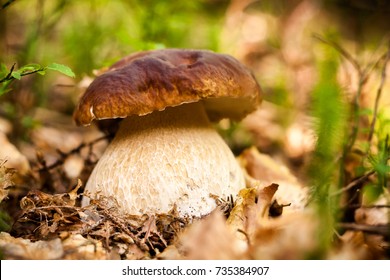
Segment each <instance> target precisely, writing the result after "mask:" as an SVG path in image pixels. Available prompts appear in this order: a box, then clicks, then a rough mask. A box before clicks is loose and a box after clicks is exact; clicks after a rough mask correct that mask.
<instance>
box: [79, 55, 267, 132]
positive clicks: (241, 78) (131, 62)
mask: <svg viewBox="0 0 390 280" xmlns="http://www.w3.org/2000/svg"><path fill="white" fill-rule="evenodd" d="M260 92H261V90H260V87H259V85H258V84H257V82H256V80H255V78H254V76H253V75H252V73H251V72H250V71H249V70H248V69H247V68H246V67H245V66H243V65H242V64H241V63H240V62H239V61H237V60H236V59H235V58H233V57H231V56H229V55H223V54H217V53H214V52H211V51H205V50H182V49H163V50H154V51H144V52H139V53H135V54H132V55H130V56H128V57H125V58H123V59H122V60H120V61H118V62H117V63H115V64H114V65H113V66H111V67H110V69H109V70H108V71H107V72H105V73H104V74H102V75H101V76H99V77H97V78H96V79H95V80H94V81H93V82H92V84H91V85H90V86H89V87H88V89H87V90H86V92H85V93H84V95H83V96H82V97H81V99H80V102H79V104H78V106H77V108H76V110H75V112H74V119H75V121H76V124H77V125H89V124H91V122H92V121H93V120H94V119H97V120H102V119H115V118H125V117H127V116H130V115H139V116H141V115H146V114H150V113H152V112H153V111H162V110H164V109H165V108H166V107H174V106H178V105H181V104H184V103H191V102H197V101H200V100H203V101H204V105H205V108H206V111H207V114H208V116H209V118H210V120H219V119H222V118H225V117H227V118H231V119H233V120H240V119H242V118H243V117H245V116H246V115H247V114H248V113H250V112H252V111H254V110H255V109H256V107H257V106H258V105H259V103H260V101H261V96H260Z"/></svg>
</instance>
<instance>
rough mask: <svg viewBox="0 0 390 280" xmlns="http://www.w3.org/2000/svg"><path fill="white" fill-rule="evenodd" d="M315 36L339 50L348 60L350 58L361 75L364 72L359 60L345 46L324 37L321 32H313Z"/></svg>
mask: <svg viewBox="0 0 390 280" xmlns="http://www.w3.org/2000/svg"><path fill="white" fill-rule="evenodd" d="M313 37H314V38H315V39H317V40H319V41H321V42H322V43H325V44H327V45H329V46H331V47H332V48H334V49H335V50H336V51H338V52H339V53H340V54H341V55H342V56H343V57H344V58H345V59H346V60H348V61H349V62H350V63H351V64H352V66H353V67H354V68H355V69H356V71H358V73H359V76H360V75H361V74H362V73H363V71H362V69H361V67H360V65H359V63H358V62H357V60H356V59H354V58H353V57H352V55H350V54H349V52H347V51H346V50H345V49H344V48H343V47H341V46H340V45H338V44H337V43H335V42H333V41H329V40H327V39H325V38H323V37H322V36H320V35H319V34H313Z"/></svg>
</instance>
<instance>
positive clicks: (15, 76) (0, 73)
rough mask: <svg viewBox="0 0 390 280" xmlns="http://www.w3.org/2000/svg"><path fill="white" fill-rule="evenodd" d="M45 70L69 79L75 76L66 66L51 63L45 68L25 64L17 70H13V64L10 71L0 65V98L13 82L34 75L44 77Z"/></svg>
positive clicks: (3, 65)
mask: <svg viewBox="0 0 390 280" xmlns="http://www.w3.org/2000/svg"><path fill="white" fill-rule="evenodd" d="M47 70H54V71H58V72H60V73H62V74H64V75H67V76H69V77H74V76H75V75H74V73H73V72H72V70H71V69H70V68H69V67H68V66H65V65H62V64H58V63H51V64H49V65H48V66H46V67H44V66H41V65H39V64H27V65H24V66H22V67H20V68H19V69H17V70H15V64H14V65H12V67H11V68H10V69H8V68H7V66H6V65H5V64H0V84H1V86H0V96H2V95H3V94H4V93H6V92H8V91H10V90H11V89H10V87H9V86H10V84H11V83H12V82H13V81H15V80H20V79H22V77H23V76H27V75H32V74H35V73H37V74H40V75H45V74H46V72H47Z"/></svg>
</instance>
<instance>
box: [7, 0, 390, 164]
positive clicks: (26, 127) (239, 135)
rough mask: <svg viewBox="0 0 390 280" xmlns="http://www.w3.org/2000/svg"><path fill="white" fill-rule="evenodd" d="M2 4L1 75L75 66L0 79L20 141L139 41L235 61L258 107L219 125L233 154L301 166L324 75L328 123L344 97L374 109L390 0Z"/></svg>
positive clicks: (64, 110) (68, 109)
mask: <svg viewBox="0 0 390 280" xmlns="http://www.w3.org/2000/svg"><path fill="white" fill-rule="evenodd" d="M1 4H2V9H1V12H0V37H1V44H0V61H1V63H2V64H3V68H2V73H1V74H2V76H6V75H7V74H8V73H9V70H10V69H11V67H12V66H13V65H14V66H15V69H18V68H21V67H23V66H24V65H27V64H31V63H36V64H39V65H42V66H46V65H49V64H50V63H53V62H56V63H60V64H64V65H66V66H68V67H69V68H71V69H72V70H73V72H74V73H75V74H76V77H75V78H70V77H66V76H64V75H61V74H60V73H57V72H49V71H48V73H47V74H46V75H45V76H41V75H28V76H24V77H23V79H21V80H20V81H13V82H12V84H10V85H9V86H8V90H9V92H7V93H6V94H2V96H1V99H0V116H1V117H2V118H4V119H6V120H7V121H10V122H11V127H12V131H9V132H8V134H9V137H10V138H11V139H12V140H14V141H16V144H17V145H21V144H22V143H20V141H27V142H28V141H35V140H36V139H35V140H34V139H33V138H34V137H33V135H37V133H34V131H35V130H36V129H39V128H40V127H42V124H43V123H47V122H50V120H52V118H51V117H50V116H51V114H56V115H65V116H70V115H71V114H72V111H73V109H74V107H75V104H76V102H77V100H78V97H79V95H80V93H81V92H82V91H83V88H85V87H86V86H87V85H88V84H89V82H90V81H91V79H93V77H94V74H96V70H98V69H101V68H103V67H107V66H109V65H111V64H112V63H114V62H115V61H117V60H119V59H120V58H121V57H123V56H125V55H128V54H129V53H132V52H135V51H139V50H146V49H157V48H200V49H210V50H213V51H216V52H221V53H228V54H231V55H233V56H234V57H236V58H238V59H239V60H240V61H242V62H243V63H244V64H246V65H247V66H248V67H249V68H250V69H251V70H252V71H253V72H254V74H255V76H256V78H257V79H258V81H259V83H260V85H261V86H262V88H263V91H264V103H263V105H262V107H261V108H260V110H259V111H258V112H255V113H254V114H253V115H252V116H251V117H249V118H247V119H246V120H244V122H243V125H244V126H245V129H244V130H242V129H241V127H242V125H241V124H240V125H238V124H231V123H229V122H227V121H224V122H222V123H221V125H220V130H221V133H222V134H223V135H224V136H225V137H226V139H227V141H228V142H229V144H230V145H231V146H232V148H233V149H234V151H235V152H236V153H239V152H240V151H242V150H243V149H244V148H246V147H248V146H250V145H252V144H255V145H256V146H258V147H259V148H260V150H261V151H263V152H266V153H269V154H273V155H274V156H276V157H280V158H281V160H287V162H288V163H289V164H290V165H292V167H293V168H297V167H298V168H299V167H300V166H301V165H302V164H303V163H304V161H305V156H306V155H307V154H308V152H310V151H312V150H313V149H314V139H315V138H316V135H315V133H314V134H313V131H312V130H313V124H315V123H314V122H313V119H312V118H313V117H314V118H316V117H319V116H315V114H322V113H321V112H320V109H319V106H322V107H323V108H326V106H325V105H324V104H320V105H318V106H317V105H315V104H316V103H315V104H313V102H312V101H313V98H314V96H315V92H316V91H317V92H318V91H321V89H322V88H323V87H324V86H326V85H325V84H326V83H327V82H329V83H328V86H329V85H331V84H332V83H333V85H335V86H336V87H337V89H336V88H335V91H337V92H335V93H333V94H334V96H328V97H327V98H328V102H330V103H332V101H333V103H332V104H331V105H328V107H331V108H335V107H337V106H339V107H340V108H338V110H332V109H331V110H332V111H329V112H328V113H327V112H323V114H325V115H326V114H328V116H329V117H330V118H336V119H337V118H338V116H340V118H341V119H340V122H339V123H338V124H336V126H338V128H339V129H340V131H341V132H342V131H343V130H345V127H343V128H341V127H342V126H343V125H344V126H345V125H346V123H345V122H346V121H348V116H349V114H350V110H351V106H352V105H350V106H344V105H346V104H352V103H353V102H352V101H354V98H355V97H356V96H357V95H359V96H358V99H359V100H358V101H359V108H362V109H367V110H368V111H367V110H360V111H361V112H363V113H364V112H365V113H366V115H369V113H370V112H369V111H370V110H371V113H372V110H373V108H374V105H375V104H374V102H375V99H376V98H375V96H376V93H377V90H378V87H379V84H380V79H381V73H382V72H381V70H382V68H383V65H381V63H382V64H383V61H384V57H383V55H384V54H385V53H386V49H387V47H388V35H389V34H388V32H389V30H390V26H389V25H390V21H389V20H388V15H389V13H390V3H388V1H381V0H376V1H364V0H328V1H325V0H323V1H320V0H318V1H316V0H312V1H301V0H293V1H285V0H280V1H270V0H258V1H254V0H232V1H227V0H199V1H164V0H142V1H138V0H128V1H120V0H116V1H105V0H93V1H71V0H68V1H65V0H62V1H61V0H56V1H45V0H36V1H35V0H34V1H23V0H17V1H7V0H3V1H1ZM332 44H333V46H332ZM335 45H338V46H340V47H342V48H343V50H345V52H347V53H348V54H349V56H351V57H352V58H353V61H351V59H348V58H347V57H346V56H345V55H343V53H342V52H340V51H337V49H335ZM354 63H355V64H354ZM365 68H367V69H365ZM365 70H367V71H366V72H367V73H363V72H364V71H365ZM324 76H327V77H324ZM362 76H364V77H363V78H364V79H362ZM326 80H328V81H326ZM324 83H325V84H324ZM388 84H389V79H386V80H385V85H383V86H382V88H384V89H386V90H388V87H389V86H388ZM321 87H322V88H321ZM383 91H384V92H385V90H383ZM330 95H332V93H331V94H330ZM321 98H322V97H319V99H321ZM325 99H326V97H325ZM333 99H337V100H333ZM319 102H322V101H319ZM388 105H389V97H388V94H382V97H381V100H380V106H379V107H380V108H384V107H385V106H388ZM316 106H317V107H318V108H317V107H316ZM355 109H356V108H355ZM334 111H336V115H335V112H334ZM379 111H381V110H379ZM381 112H382V113H383V110H382V111H381ZM46 114H48V115H46ZM341 116H342V117H341ZM320 117H321V116H320ZM383 118H385V117H383ZM343 121H344V123H342V122H343ZM362 121H364V120H362ZM336 122H337V120H336ZM366 122H367V123H366V124H365V125H366V126H365V127H363V129H367V126H368V124H369V121H368V120H366ZM69 124H70V123H69ZM348 125H351V123H349V124H348ZM53 129H55V128H53ZM387 129H388V128H387ZM10 130H11V129H10ZM336 130H337V129H336ZM248 131H249V132H250V133H247V132H248ZM341 132H340V133H341ZM344 132H345V131H344ZM340 133H339V134H340ZM38 134H39V133H38ZM41 138H44V139H40V141H49V140H48V139H45V138H47V137H41ZM49 138H50V137H49ZM60 142H63V141H60ZM76 142H77V141H76ZM61 144H65V145H66V143H61ZM69 145H70V146H71V144H69ZM26 154H27V155H28V154H29V153H27V151H26Z"/></svg>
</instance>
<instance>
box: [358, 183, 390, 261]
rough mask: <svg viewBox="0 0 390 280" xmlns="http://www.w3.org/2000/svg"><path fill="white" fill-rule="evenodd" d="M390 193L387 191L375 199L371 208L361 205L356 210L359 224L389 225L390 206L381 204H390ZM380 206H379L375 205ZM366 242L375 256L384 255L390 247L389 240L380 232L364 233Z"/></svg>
mask: <svg viewBox="0 0 390 280" xmlns="http://www.w3.org/2000/svg"><path fill="white" fill-rule="evenodd" d="M389 201H390V195H389V193H388V192H387V191H385V192H384V194H382V195H381V196H380V197H379V198H378V200H377V201H375V202H374V203H373V204H372V205H371V206H372V207H370V208H365V207H361V208H359V209H356V211H355V221H356V223H357V224H361V225H369V226H383V225H389V223H390V220H389V217H390V209H389V208H388V207H380V205H388V203H389ZM375 206H378V207H375ZM364 238H365V244H367V246H368V247H369V249H370V250H371V251H372V253H373V254H374V255H375V256H382V255H384V254H385V252H386V250H388V248H389V246H390V245H389V241H388V240H386V238H385V236H383V235H379V234H369V233H364Z"/></svg>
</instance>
